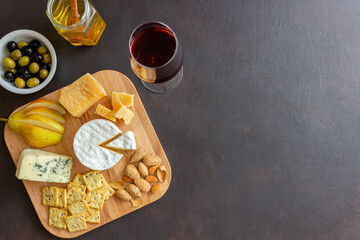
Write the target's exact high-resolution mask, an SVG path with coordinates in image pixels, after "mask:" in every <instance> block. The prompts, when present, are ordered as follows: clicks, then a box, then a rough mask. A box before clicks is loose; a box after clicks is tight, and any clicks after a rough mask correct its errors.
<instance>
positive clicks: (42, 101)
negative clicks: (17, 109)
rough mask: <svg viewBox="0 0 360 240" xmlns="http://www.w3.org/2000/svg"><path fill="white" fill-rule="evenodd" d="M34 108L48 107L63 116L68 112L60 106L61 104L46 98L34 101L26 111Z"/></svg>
mask: <svg viewBox="0 0 360 240" xmlns="http://www.w3.org/2000/svg"><path fill="white" fill-rule="evenodd" d="M32 107H47V108H51V109H53V110H56V111H58V112H59V113H60V114H62V115H65V114H66V110H65V109H64V108H63V107H62V106H61V105H60V103H57V102H54V101H52V100H49V99H45V98H40V99H37V100H35V101H32V102H31V103H30V104H29V105H28V106H27V107H26V108H25V109H29V108H32Z"/></svg>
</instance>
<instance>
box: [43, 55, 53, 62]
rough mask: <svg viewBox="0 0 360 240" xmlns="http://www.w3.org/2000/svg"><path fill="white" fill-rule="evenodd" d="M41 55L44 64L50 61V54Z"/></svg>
mask: <svg viewBox="0 0 360 240" xmlns="http://www.w3.org/2000/svg"><path fill="white" fill-rule="evenodd" d="M43 57H44V60H43V62H44V63H45V64H49V63H51V56H50V54H47V53H46V54H44V55H43Z"/></svg>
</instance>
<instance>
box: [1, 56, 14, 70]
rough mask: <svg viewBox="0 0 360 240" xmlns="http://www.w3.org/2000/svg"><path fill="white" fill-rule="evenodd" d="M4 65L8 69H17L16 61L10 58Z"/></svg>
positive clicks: (4, 61) (5, 59) (5, 60)
mask: <svg viewBox="0 0 360 240" xmlns="http://www.w3.org/2000/svg"><path fill="white" fill-rule="evenodd" d="M3 64H4V66H5V67H7V68H15V67H16V63H15V61H14V60H12V59H11V58H9V57H6V58H4V60H3Z"/></svg>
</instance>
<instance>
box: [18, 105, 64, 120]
mask: <svg viewBox="0 0 360 240" xmlns="http://www.w3.org/2000/svg"><path fill="white" fill-rule="evenodd" d="M23 113H24V116H27V115H30V114H39V115H43V116H45V117H48V118H51V119H53V120H55V121H57V122H58V123H65V118H64V117H63V115H61V114H60V113H59V112H58V111H56V110H53V109H51V108H47V107H32V108H29V109H26V110H24V112H23Z"/></svg>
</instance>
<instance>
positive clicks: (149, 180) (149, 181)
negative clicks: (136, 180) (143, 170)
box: [145, 176, 158, 183]
mask: <svg viewBox="0 0 360 240" xmlns="http://www.w3.org/2000/svg"><path fill="white" fill-rule="evenodd" d="M145 180H146V181H147V182H148V183H154V182H157V181H158V179H157V177H155V176H147V177H146V178H145Z"/></svg>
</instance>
